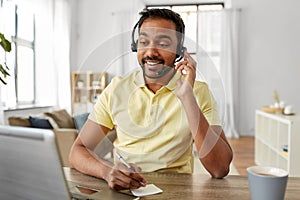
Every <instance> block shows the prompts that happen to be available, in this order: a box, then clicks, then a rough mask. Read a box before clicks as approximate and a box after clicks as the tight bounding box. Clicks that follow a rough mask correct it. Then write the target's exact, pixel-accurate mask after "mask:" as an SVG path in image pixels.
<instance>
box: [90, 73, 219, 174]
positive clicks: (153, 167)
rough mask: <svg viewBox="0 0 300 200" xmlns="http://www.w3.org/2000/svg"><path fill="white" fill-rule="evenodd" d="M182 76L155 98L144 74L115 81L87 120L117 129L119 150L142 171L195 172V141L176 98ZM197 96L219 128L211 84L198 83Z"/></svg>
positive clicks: (171, 81) (116, 141)
mask: <svg viewBox="0 0 300 200" xmlns="http://www.w3.org/2000/svg"><path fill="white" fill-rule="evenodd" d="M179 78H181V76H180V74H178V73H176V74H175V75H174V77H173V78H172V79H171V80H170V82H169V83H168V85H166V86H163V87H162V88H161V89H160V90H158V91H157V92H156V94H154V93H153V92H152V91H150V90H149V89H148V88H147V87H146V85H145V82H144V78H143V72H142V71H136V72H133V73H131V74H130V75H128V76H127V77H115V78H113V79H112V81H111V83H110V84H109V85H108V86H107V87H106V88H105V90H104V91H103V92H102V93H101V95H100V98H99V100H98V101H97V103H96V104H95V106H94V110H93V112H92V113H91V115H90V116H89V119H91V120H92V121H94V122H96V123H98V124H101V125H103V126H106V127H108V128H110V129H112V128H115V129H116V132H117V138H116V140H115V141H114V147H115V151H117V152H119V153H120V154H121V155H122V156H123V157H124V159H125V160H126V161H128V162H129V163H135V164H137V165H138V166H139V167H141V168H142V171H143V172H152V171H169V172H179V173H192V172H193V166H194V163H193V162H194V157H193V152H192V144H193V138H192V135H191V133H190V128H189V124H188V121H187V117H186V114H185V111H184V109H183V106H182V104H181V102H180V100H179V99H178V97H177V96H176V94H175V90H176V88H177V83H176V81H177V80H178V79H179ZM194 94H195V97H196V99H197V102H198V105H199V107H200V109H201V110H202V112H203V114H204V116H205V117H206V118H207V120H208V122H209V123H210V124H211V125H212V124H215V125H216V124H220V122H219V118H218V115H217V110H216V106H215V101H214V99H213V97H212V96H211V94H210V92H209V89H208V87H207V84H206V83H203V82H199V81H196V82H195V84H194ZM115 162H118V160H117V158H115Z"/></svg>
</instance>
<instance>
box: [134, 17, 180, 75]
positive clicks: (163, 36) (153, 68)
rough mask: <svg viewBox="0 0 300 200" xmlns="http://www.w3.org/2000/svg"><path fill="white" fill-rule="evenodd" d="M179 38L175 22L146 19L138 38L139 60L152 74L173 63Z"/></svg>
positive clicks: (146, 71)
mask: <svg viewBox="0 0 300 200" xmlns="http://www.w3.org/2000/svg"><path fill="white" fill-rule="evenodd" d="M177 44H178V39H177V36H176V26H175V24H174V22H172V21H171V20H166V19H161V18H159V19H146V20H145V21H144V22H143V24H142V26H141V28H140V33H139V38H138V49H137V55H138V61H139V64H140V65H141V66H144V70H145V73H146V74H148V75H150V76H156V74H157V73H158V72H159V71H161V70H162V69H163V67H164V66H171V65H173V63H174V61H175V59H176V49H177Z"/></svg>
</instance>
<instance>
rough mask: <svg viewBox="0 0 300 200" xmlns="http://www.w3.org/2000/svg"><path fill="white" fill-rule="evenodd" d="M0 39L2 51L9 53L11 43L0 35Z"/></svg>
mask: <svg viewBox="0 0 300 200" xmlns="http://www.w3.org/2000/svg"><path fill="white" fill-rule="evenodd" d="M0 39H1V42H0V45H1V46H2V48H3V49H4V51H6V52H10V51H11V43H10V42H9V41H8V40H7V39H6V38H5V37H4V35H3V34H2V33H0Z"/></svg>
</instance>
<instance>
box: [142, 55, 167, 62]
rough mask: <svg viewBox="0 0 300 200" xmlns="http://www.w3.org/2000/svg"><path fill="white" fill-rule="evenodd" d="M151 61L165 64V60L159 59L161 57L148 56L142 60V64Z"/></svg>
mask: <svg viewBox="0 0 300 200" xmlns="http://www.w3.org/2000/svg"><path fill="white" fill-rule="evenodd" d="M151 60H155V61H159V62H160V63H162V64H164V63H165V61H164V59H162V58H159V57H157V56H154V57H149V56H146V57H144V58H142V62H143V63H145V62H146V61H151Z"/></svg>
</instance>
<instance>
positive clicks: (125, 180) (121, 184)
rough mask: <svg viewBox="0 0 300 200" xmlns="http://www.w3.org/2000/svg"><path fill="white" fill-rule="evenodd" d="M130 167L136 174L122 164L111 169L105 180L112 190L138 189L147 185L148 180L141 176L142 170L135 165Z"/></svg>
mask: <svg viewBox="0 0 300 200" xmlns="http://www.w3.org/2000/svg"><path fill="white" fill-rule="evenodd" d="M130 165H131V166H132V167H133V168H134V169H135V172H132V171H130V170H129V169H128V168H127V167H126V166H125V165H124V164H122V163H118V164H117V165H115V166H113V167H112V168H110V171H109V172H108V173H107V176H106V178H105V180H106V181H107V183H108V185H109V187H110V188H112V189H115V190H123V189H137V188H140V187H143V186H145V185H146V179H145V178H144V177H143V176H142V175H141V174H140V173H141V168H140V167H138V166H136V165H134V164H130Z"/></svg>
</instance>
